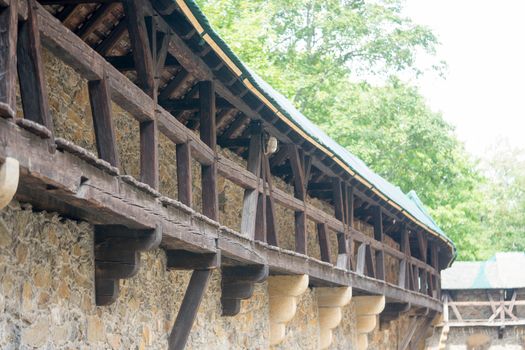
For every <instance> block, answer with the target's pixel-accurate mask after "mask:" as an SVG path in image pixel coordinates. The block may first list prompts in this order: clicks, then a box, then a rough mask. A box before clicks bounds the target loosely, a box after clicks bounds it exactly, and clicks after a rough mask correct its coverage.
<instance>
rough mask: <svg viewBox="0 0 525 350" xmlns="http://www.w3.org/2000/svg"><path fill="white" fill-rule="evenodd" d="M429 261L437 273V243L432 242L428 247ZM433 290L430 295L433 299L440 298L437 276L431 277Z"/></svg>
mask: <svg viewBox="0 0 525 350" xmlns="http://www.w3.org/2000/svg"><path fill="white" fill-rule="evenodd" d="M430 254H431V255H430V259H431V263H430V264H431V265H432V267H433V268H434V269H435V270H436V271H438V273H439V246H438V244H437V242H435V241H433V242H432V243H431V246H430ZM432 281H433V287H434V288H433V289H432V295H433V297H434V298H440V297H441V288H440V278H439V275H435V274H433V275H432Z"/></svg>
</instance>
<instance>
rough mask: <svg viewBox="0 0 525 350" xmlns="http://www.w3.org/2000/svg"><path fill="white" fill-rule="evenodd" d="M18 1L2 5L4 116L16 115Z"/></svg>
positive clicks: (0, 101)
mask: <svg viewBox="0 0 525 350" xmlns="http://www.w3.org/2000/svg"><path fill="white" fill-rule="evenodd" d="M10 2H11V5H9V4H10ZM17 2H18V1H17V0H9V1H6V3H5V4H4V6H7V7H4V8H2V7H0V117H3V118H14V117H15V116H16V63H17V62H16V47H17V31H18V6H16V3H17ZM13 4H14V5H13Z"/></svg>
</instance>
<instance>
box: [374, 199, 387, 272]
mask: <svg viewBox="0 0 525 350" xmlns="http://www.w3.org/2000/svg"><path fill="white" fill-rule="evenodd" d="M373 210H374V211H373V216H374V239H375V240H376V241H379V242H381V243H384V234H383V209H382V208H381V207H380V206H375V207H374V209H373ZM375 261H376V278H378V279H380V280H384V279H385V251H384V250H383V249H380V250H377V251H376V252H375Z"/></svg>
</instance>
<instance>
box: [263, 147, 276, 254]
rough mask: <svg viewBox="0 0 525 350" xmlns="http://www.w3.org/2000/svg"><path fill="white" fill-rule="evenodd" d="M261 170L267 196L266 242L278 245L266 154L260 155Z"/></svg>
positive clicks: (273, 201) (270, 174)
mask: <svg viewBox="0 0 525 350" xmlns="http://www.w3.org/2000/svg"><path fill="white" fill-rule="evenodd" d="M262 171H263V173H264V174H265V176H264V178H265V179H266V182H267V185H268V196H266V208H265V209H266V242H267V243H268V244H270V245H273V246H279V244H278V240H277V223H276V222H275V218H276V216H275V200H274V189H273V180H272V173H271V170H270V162H269V160H268V155H266V154H265V153H263V155H262Z"/></svg>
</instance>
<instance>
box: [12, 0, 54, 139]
mask: <svg viewBox="0 0 525 350" xmlns="http://www.w3.org/2000/svg"><path fill="white" fill-rule="evenodd" d="M28 4H29V5H28V17H27V21H25V22H22V23H21V24H20V27H19V35H18V45H17V55H18V77H19V83H20V96H21V97H22V107H23V109H24V118H25V119H28V120H31V121H34V122H36V123H38V124H40V125H43V126H45V127H46V128H47V129H48V130H49V131H50V132H51V135H53V120H52V119H51V115H50V113H49V105H48V100H47V89H46V81H45V78H44V65H43V63H42V56H41V52H42V50H41V47H40V31H39V28H38V18H37V16H36V13H35V8H34V7H35V6H36V5H35V3H34V0H30V1H29V2H28ZM15 7H16V6H15ZM52 138H53V137H51V139H52Z"/></svg>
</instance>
